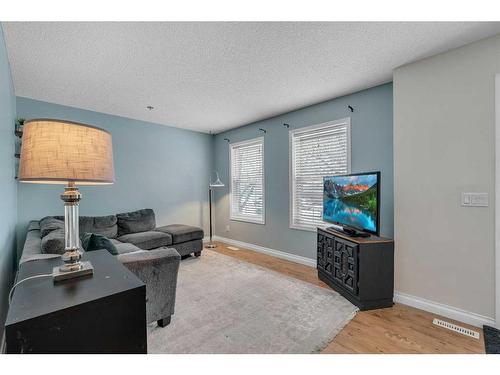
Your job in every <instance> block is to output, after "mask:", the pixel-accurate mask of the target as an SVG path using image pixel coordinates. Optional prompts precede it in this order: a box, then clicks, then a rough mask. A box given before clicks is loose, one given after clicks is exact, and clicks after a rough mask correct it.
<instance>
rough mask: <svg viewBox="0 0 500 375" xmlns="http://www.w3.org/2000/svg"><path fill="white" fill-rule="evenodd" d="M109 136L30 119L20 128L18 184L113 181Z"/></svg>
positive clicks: (81, 127) (76, 126) (75, 125)
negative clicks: (21, 135)
mask: <svg viewBox="0 0 500 375" xmlns="http://www.w3.org/2000/svg"><path fill="white" fill-rule="evenodd" d="M114 179H115V176H114V168H113V148H112V143H111V134H110V133H108V132H107V131H105V130H102V129H99V128H95V127H92V126H89V125H84V124H78V123H73V122H68V121H61V120H48V119H40V120H30V121H26V122H25V124H24V127H23V137H22V145H21V160H20V163H19V181H21V182H31V183H41V184H66V183H68V182H75V183H76V184H78V185H101V184H112V183H113V182H114Z"/></svg>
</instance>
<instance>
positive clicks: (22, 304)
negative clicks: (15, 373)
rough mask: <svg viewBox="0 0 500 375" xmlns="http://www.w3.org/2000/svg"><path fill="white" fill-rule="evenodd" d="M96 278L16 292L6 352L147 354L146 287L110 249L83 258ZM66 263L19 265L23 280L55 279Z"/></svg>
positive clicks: (36, 284)
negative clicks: (54, 270) (54, 273)
mask: <svg viewBox="0 0 500 375" xmlns="http://www.w3.org/2000/svg"><path fill="white" fill-rule="evenodd" d="M83 260H89V261H91V262H92V265H93V266H94V275H92V276H82V277H80V278H75V279H71V280H66V281H62V282H58V283H57V284H54V282H53V281H52V278H51V277H44V278H39V279H33V280H27V281H25V282H23V283H21V284H19V286H18V287H17V288H16V289H15V292H14V295H13V298H12V302H11V305H10V308H9V312H8V315H7V321H6V323H5V337H6V344H7V345H6V349H7V353H45V354H52V353H53V354H62V353H146V352H147V341H146V286H145V285H144V283H143V282H142V281H141V280H139V279H138V278H137V277H136V276H135V275H134V274H133V273H132V272H130V271H129V270H128V269H127V268H125V266H123V265H122V264H121V263H120V262H119V261H118V260H117V259H116V257H114V256H112V255H111V254H109V253H108V252H107V251H106V250H98V251H90V252H86V253H84V254H83ZM60 264H61V259H60V258H56V259H42V260H37V261H32V262H26V263H23V264H21V265H20V268H19V272H18V277H17V279H18V280H22V279H24V278H27V277H30V276H34V275H40V274H50V273H51V272H52V267H55V266H58V265H60Z"/></svg>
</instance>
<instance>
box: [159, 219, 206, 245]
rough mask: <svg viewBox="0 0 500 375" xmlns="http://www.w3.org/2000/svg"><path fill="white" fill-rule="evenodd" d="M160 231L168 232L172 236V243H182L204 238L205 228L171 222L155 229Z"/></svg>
mask: <svg viewBox="0 0 500 375" xmlns="http://www.w3.org/2000/svg"><path fill="white" fill-rule="evenodd" d="M155 230H156V231H158V232H163V233H168V234H170V235H171V236H172V243H174V244H176V243H181V242H187V241H193V240H201V239H203V236H204V233H203V229H201V228H198V227H193V226H190V225H184V224H170V225H165V226H163V227H159V228H156V229H155Z"/></svg>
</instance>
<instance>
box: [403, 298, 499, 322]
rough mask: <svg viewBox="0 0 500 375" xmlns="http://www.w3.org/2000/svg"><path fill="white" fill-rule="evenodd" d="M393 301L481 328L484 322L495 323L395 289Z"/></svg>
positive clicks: (492, 320)
mask: <svg viewBox="0 0 500 375" xmlns="http://www.w3.org/2000/svg"><path fill="white" fill-rule="evenodd" d="M394 302H397V303H402V304H403V305H408V306H411V307H415V308H417V309H420V310H425V311H428V312H431V313H433V314H438V315H441V316H444V317H446V318H450V319H453V320H457V321H459V322H463V323H467V324H470V325H472V326H475V327H480V328H483V325H484V324H486V325H489V326H494V325H495V320H494V319H493V318H489V317H487V316H483V315H479V314H476V313H473V312H470V311H465V310H462V309H458V308H456V307H452V306H449V305H444V304H442V303H439V302H434V301H429V300H426V299H424V298H420V297H416V296H412V295H409V294H406V293H401V292H396V291H395V292H394Z"/></svg>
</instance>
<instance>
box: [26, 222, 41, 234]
mask: <svg viewBox="0 0 500 375" xmlns="http://www.w3.org/2000/svg"><path fill="white" fill-rule="evenodd" d="M33 230H40V222H39V221H36V220H32V221H30V223H29V224H28V232H31V231H33Z"/></svg>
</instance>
